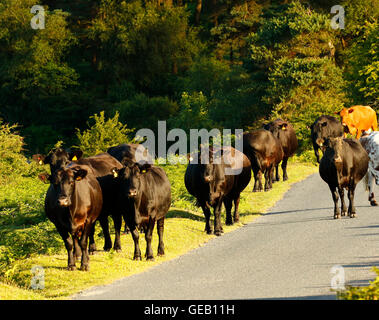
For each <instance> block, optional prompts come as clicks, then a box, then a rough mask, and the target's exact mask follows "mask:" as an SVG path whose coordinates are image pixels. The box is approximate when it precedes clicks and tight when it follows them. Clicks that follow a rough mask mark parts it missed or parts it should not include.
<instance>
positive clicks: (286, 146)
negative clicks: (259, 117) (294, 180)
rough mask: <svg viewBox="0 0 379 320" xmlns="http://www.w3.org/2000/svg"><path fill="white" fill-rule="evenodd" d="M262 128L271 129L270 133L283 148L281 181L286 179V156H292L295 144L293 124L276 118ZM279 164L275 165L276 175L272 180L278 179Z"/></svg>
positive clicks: (296, 143) (296, 144) (295, 147)
mask: <svg viewBox="0 0 379 320" xmlns="http://www.w3.org/2000/svg"><path fill="white" fill-rule="evenodd" d="M263 128H264V129H266V130H268V131H271V132H272V134H273V135H274V136H275V137H276V138H278V139H279V141H280V143H281V145H282V149H283V161H282V170H283V181H286V180H288V175H287V162H288V158H289V157H291V156H293V155H294V153H295V151H296V149H297V146H298V142H297V137H296V133H295V130H294V128H293V126H292V125H291V124H290V123H289V122H287V121H283V120H282V119H276V120H275V121H272V122H270V123H268V124H266V125H264V126H263ZM279 180H280V178H279V164H277V165H276V176H275V179H273V181H279Z"/></svg>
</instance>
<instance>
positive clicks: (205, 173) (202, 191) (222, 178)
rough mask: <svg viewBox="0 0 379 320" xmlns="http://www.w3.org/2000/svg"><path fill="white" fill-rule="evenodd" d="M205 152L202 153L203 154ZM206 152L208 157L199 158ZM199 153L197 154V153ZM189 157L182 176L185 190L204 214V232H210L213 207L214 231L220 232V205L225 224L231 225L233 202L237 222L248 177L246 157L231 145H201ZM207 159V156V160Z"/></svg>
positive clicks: (249, 174) (249, 170)
mask: <svg viewBox="0 0 379 320" xmlns="http://www.w3.org/2000/svg"><path fill="white" fill-rule="evenodd" d="M204 152H205V153H204ZM201 153H203V154H204V155H206V154H208V157H202V156H201ZM199 155H200V156H199ZM193 157H194V159H192V160H191V159H190V162H189V164H188V166H187V170H186V173H185V177H184V182H185V186H186V188H187V190H188V192H189V193H190V194H191V195H193V196H194V197H195V198H196V199H197V205H198V206H200V207H201V208H202V210H203V212H204V216H205V220H206V223H205V231H206V232H207V233H208V234H211V233H212V228H211V225H210V216H211V210H210V209H211V208H213V210H214V233H215V235H217V236H220V235H221V232H222V226H221V219H220V214H221V207H222V203H224V205H225V209H226V224H228V225H231V224H233V220H232V215H231V209H232V206H233V202H234V222H238V221H239V214H238V205H239V200H240V194H241V192H242V191H243V190H244V189H245V188H246V186H247V185H248V184H249V182H250V179H251V165H250V161H249V159H248V158H247V157H246V156H245V155H244V154H243V153H242V152H240V151H238V150H236V149H234V148H232V147H223V148H221V149H220V148H219V149H217V148H216V149H213V148H202V150H201V151H200V154H199V153H196V154H194V155H193ZM207 158H208V159H207Z"/></svg>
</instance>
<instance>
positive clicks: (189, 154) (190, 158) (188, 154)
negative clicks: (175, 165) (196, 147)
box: [187, 153, 193, 162]
mask: <svg viewBox="0 0 379 320" xmlns="http://www.w3.org/2000/svg"><path fill="white" fill-rule="evenodd" d="M187 160H188V161H189V162H191V161H192V160H193V157H192V154H191V153H187Z"/></svg>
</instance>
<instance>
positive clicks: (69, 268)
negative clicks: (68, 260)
mask: <svg viewBox="0 0 379 320" xmlns="http://www.w3.org/2000/svg"><path fill="white" fill-rule="evenodd" d="M67 270H68V271H75V270H76V266H68V267H67Z"/></svg>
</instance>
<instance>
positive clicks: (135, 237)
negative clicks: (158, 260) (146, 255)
mask: <svg viewBox="0 0 379 320" xmlns="http://www.w3.org/2000/svg"><path fill="white" fill-rule="evenodd" d="M129 230H130V231H131V233H132V237H133V241H134V256H133V260H141V250H140V248H139V232H138V229H137V226H129Z"/></svg>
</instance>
